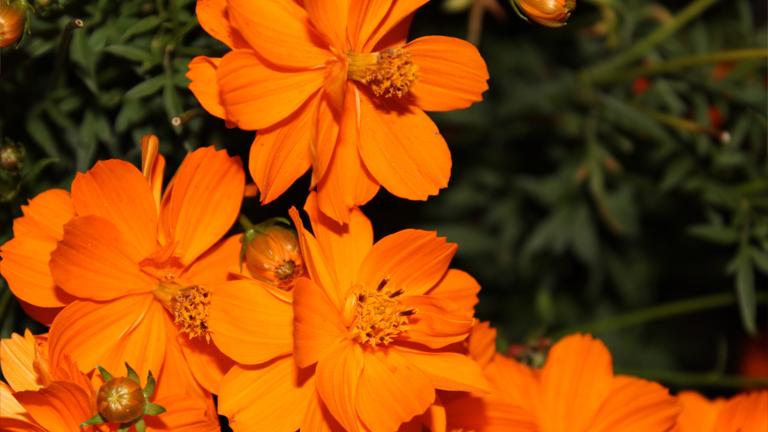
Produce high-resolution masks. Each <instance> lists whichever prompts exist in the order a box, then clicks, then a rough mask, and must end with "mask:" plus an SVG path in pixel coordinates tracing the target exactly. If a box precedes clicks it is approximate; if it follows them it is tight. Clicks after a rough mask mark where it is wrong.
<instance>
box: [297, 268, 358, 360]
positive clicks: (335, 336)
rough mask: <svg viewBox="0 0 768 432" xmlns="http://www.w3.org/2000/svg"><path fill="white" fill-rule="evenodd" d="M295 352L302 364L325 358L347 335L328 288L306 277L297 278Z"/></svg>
mask: <svg viewBox="0 0 768 432" xmlns="http://www.w3.org/2000/svg"><path fill="white" fill-rule="evenodd" d="M293 308H294V333H293V336H294V341H293V343H294V348H293V350H294V356H295V357H296V364H298V365H299V367H307V366H310V365H313V364H315V363H316V362H317V361H320V360H323V359H324V358H325V357H326V356H327V355H328V354H329V352H330V351H331V350H332V349H334V348H335V346H336V345H337V344H338V343H339V342H340V341H341V340H342V339H343V338H344V335H345V333H346V328H345V327H344V325H343V324H342V322H341V316H340V311H339V310H338V309H337V308H336V307H335V306H334V305H333V303H331V301H330V299H328V297H327V296H326V295H325V292H324V291H323V290H322V289H321V288H320V287H318V286H317V285H315V284H314V283H313V282H312V281H310V280H309V279H307V278H301V279H298V280H297V281H296V285H295V287H294V297H293Z"/></svg>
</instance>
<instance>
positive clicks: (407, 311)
mask: <svg viewBox="0 0 768 432" xmlns="http://www.w3.org/2000/svg"><path fill="white" fill-rule="evenodd" d="M388 282H389V278H384V279H383V280H382V281H381V283H380V284H379V285H378V286H377V287H376V288H375V289H369V288H365V287H362V286H360V287H358V289H357V290H355V291H354V292H353V293H352V294H351V295H350V298H351V299H353V300H352V301H348V302H347V303H349V305H350V307H351V308H354V311H350V312H351V313H350V314H349V315H350V318H351V319H350V320H349V325H350V331H351V333H352V336H353V338H354V339H356V340H357V341H358V342H360V343H362V344H368V345H370V346H373V347H375V346H377V345H379V344H381V345H388V344H389V343H391V342H392V341H394V340H395V338H397V337H398V336H399V335H401V334H403V333H404V332H406V331H407V330H408V325H409V323H410V320H411V317H412V316H413V315H415V314H416V310H415V309H413V308H409V307H407V306H404V305H403V304H401V303H400V301H399V299H398V297H399V296H400V295H402V294H403V292H404V291H403V290H402V289H385V288H386V286H387V283H388Z"/></svg>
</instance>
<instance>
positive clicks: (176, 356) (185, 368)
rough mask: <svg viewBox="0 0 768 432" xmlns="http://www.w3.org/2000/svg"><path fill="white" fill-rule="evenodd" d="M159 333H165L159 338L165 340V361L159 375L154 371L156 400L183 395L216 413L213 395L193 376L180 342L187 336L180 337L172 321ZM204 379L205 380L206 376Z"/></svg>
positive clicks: (168, 320) (168, 321) (166, 321)
mask: <svg viewBox="0 0 768 432" xmlns="http://www.w3.org/2000/svg"><path fill="white" fill-rule="evenodd" d="M158 333H165V334H164V335H162V334H160V335H159V336H158V337H164V338H165V359H163V365H162V367H161V368H160V371H159V373H158V372H155V371H154V370H153V371H152V373H153V374H154V375H155V376H156V377H157V391H156V392H155V400H162V399H166V398H174V397H176V396H177V395H179V394H183V395H185V396H186V397H187V398H188V399H192V400H195V401H196V404H199V405H203V406H206V407H207V408H208V411H210V412H211V413H215V412H216V408H215V407H214V405H213V398H212V397H211V393H210V392H208V391H207V390H205V389H204V388H203V387H202V386H201V385H200V383H199V382H198V380H197V379H196V378H195V376H194V375H193V373H192V370H191V369H190V366H189V365H188V363H187V357H185V354H184V352H183V348H182V346H181V343H180V342H179V339H180V338H182V337H186V336H184V335H179V333H178V330H177V329H176V326H175V325H174V324H173V322H171V320H170V319H167V320H165V331H164V332H158ZM202 378H203V380H204V379H205V377H204V376H202Z"/></svg>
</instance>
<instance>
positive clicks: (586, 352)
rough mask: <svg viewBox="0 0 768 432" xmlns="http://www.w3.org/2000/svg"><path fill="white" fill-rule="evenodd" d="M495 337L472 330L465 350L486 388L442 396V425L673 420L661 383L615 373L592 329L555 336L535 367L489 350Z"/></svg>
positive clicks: (604, 428)
mask: <svg viewBox="0 0 768 432" xmlns="http://www.w3.org/2000/svg"><path fill="white" fill-rule="evenodd" d="M494 345H495V331H494V330H492V329H491V328H490V327H488V326H487V324H486V325H484V326H478V328H476V329H475V330H474V331H473V334H472V337H471V339H470V351H471V354H472V356H473V357H474V358H476V359H478V361H480V362H481V364H483V363H484V364H485V366H484V373H485V376H486V378H487V379H488V381H489V382H490V383H491V387H492V393H491V394H490V395H489V396H484V397H478V396H466V397H463V398H460V399H456V400H453V401H450V402H447V403H446V412H447V413H448V428H449V430H451V429H460V428H465V429H468V430H476V431H539V432H566V431H568V432H572V431H583V432H586V431H589V432H609V431H637V432H641V431H647V432H658V431H666V430H670V429H671V428H672V426H673V425H674V424H675V418H676V417H677V414H678V412H679V408H678V404H677V402H676V401H675V399H674V398H673V397H671V396H669V394H668V392H667V390H666V389H665V388H663V387H661V386H660V385H658V384H656V383H653V382H649V381H645V380H642V379H638V378H632V377H628V376H622V375H618V376H614V374H613V367H612V365H611V354H610V353H609V352H608V349H606V347H605V345H603V343H602V342H600V341H598V340H595V339H593V338H592V337H591V336H588V335H579V334H577V335H571V336H568V337H566V338H564V339H562V340H560V341H559V342H558V343H556V344H555V345H554V346H553V347H552V349H551V350H550V352H549V356H548V358H547V360H546V363H545V364H544V367H543V368H542V369H541V370H537V369H533V368H530V367H528V366H526V365H523V364H521V363H518V362H516V361H515V360H512V359H509V358H507V357H504V356H502V355H501V354H498V353H496V352H495V347H494Z"/></svg>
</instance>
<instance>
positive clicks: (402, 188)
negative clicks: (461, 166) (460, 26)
mask: <svg viewBox="0 0 768 432" xmlns="http://www.w3.org/2000/svg"><path fill="white" fill-rule="evenodd" d="M424 3H426V0H389V1H372V0H360V1H348V0H332V1H328V0H307V1H305V2H303V6H301V5H300V4H298V3H296V2H293V1H290V0H264V1H258V2H254V1H249V0H199V1H198V3H197V15H198V19H199V20H200V24H201V25H202V26H203V28H204V29H205V30H206V31H207V32H208V33H210V34H211V35H212V36H214V37H216V38H217V39H219V40H221V41H222V42H224V43H225V44H227V45H228V46H229V47H230V48H231V49H232V51H231V52H230V53H228V54H227V55H225V56H224V57H223V58H208V57H197V58H195V59H193V60H192V62H191V63H190V65H189V67H190V71H189V73H188V75H187V76H188V77H189V78H190V79H191V81H192V82H191V83H190V86H189V87H190V90H192V92H193V93H194V94H195V96H196V97H197V98H198V100H199V101H200V103H201V104H202V105H203V107H204V108H205V109H206V110H207V111H208V112H210V113H211V114H213V115H215V116H218V117H221V118H224V119H226V120H227V121H228V122H230V123H233V124H235V125H237V126H238V127H240V128H241V129H247V130H258V131H259V133H258V135H257V137H256V140H255V141H254V143H253V146H252V147H251V155H250V162H249V166H250V171H251V175H252V176H253V178H254V180H255V182H256V184H257V185H258V187H259V189H260V191H261V200H262V203H268V202H270V201H272V200H274V199H275V198H277V197H278V196H280V195H281V194H282V193H283V192H284V191H285V190H286V189H287V188H288V187H289V186H290V185H291V184H292V183H293V182H294V181H295V180H296V179H297V178H298V177H299V176H301V175H302V174H303V173H304V172H306V171H307V169H309V168H310V167H311V168H312V187H316V189H317V192H318V205H319V208H320V209H321V211H323V212H324V213H325V214H326V215H328V216H330V217H331V218H332V219H335V220H336V221H339V222H343V223H347V222H349V218H350V209H352V208H354V207H357V206H359V205H362V204H365V203H366V202H368V201H369V200H370V199H371V198H372V197H373V196H374V195H375V194H376V192H377V191H378V189H379V186H380V185H381V186H384V187H385V188H386V189H387V190H389V191H390V192H391V193H393V194H395V195H397V196H399V197H402V198H407V199H414V200H425V199H427V197H428V196H430V195H436V194H437V193H438V191H439V190H440V189H441V188H444V187H445V186H446V185H447V184H448V179H449V177H450V170H451V155H450V152H449V150H448V147H447V145H446V143H445V140H444V139H443V137H442V136H441V135H440V132H439V131H438V130H437V127H436V126H435V124H434V123H433V122H432V120H430V118H429V117H428V116H427V115H426V114H425V113H424V111H450V110H455V109H460V108H466V107H468V106H470V105H471V104H472V103H474V102H477V101H480V100H481V99H482V93H483V92H484V91H485V90H486V89H487V84H486V80H487V79H488V72H487V69H486V66H485V62H484V61H483V59H482V58H481V57H480V54H479V53H478V52H477V49H476V48H475V47H474V46H473V45H471V44H470V43H468V42H466V41H463V40H460V39H455V38H449V37H441V36H427V37H421V38H418V39H416V40H413V41H411V42H408V43H406V42H405V41H406V37H407V33H408V27H409V24H410V20H411V17H412V16H413V13H414V12H415V11H416V9H418V8H419V7H420V6H422V5H423V4H424Z"/></svg>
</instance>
